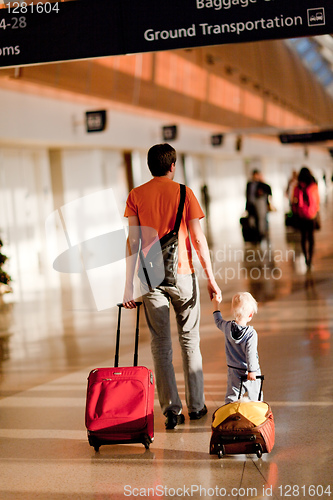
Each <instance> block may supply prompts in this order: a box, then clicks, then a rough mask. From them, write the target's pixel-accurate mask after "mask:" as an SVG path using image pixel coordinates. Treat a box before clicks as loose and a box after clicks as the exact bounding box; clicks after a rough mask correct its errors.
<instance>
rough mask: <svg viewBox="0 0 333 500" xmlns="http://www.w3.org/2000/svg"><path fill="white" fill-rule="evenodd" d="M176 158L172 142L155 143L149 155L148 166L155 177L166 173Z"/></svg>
mask: <svg viewBox="0 0 333 500" xmlns="http://www.w3.org/2000/svg"><path fill="white" fill-rule="evenodd" d="M176 160H177V153H176V150H175V149H174V148H173V147H172V146H170V144H155V146H152V147H151V148H150V150H149V151H148V155H147V163H148V168H149V170H150V171H151V173H152V175H153V176H154V177H162V176H164V175H166V174H167V173H168V172H169V170H170V167H171V165H172V163H176Z"/></svg>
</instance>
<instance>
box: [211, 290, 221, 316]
mask: <svg viewBox="0 0 333 500" xmlns="http://www.w3.org/2000/svg"><path fill="white" fill-rule="evenodd" d="M220 302H221V301H220V300H218V299H217V298H216V294H215V293H213V298H212V310H213V312H215V311H219V305H220Z"/></svg>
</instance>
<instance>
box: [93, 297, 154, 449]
mask: <svg viewBox="0 0 333 500" xmlns="http://www.w3.org/2000/svg"><path fill="white" fill-rule="evenodd" d="M141 304H142V302H136V305H137V316H136V330H135V351H134V363H133V366H130V367H119V366H118V360H119V342H120V320H121V309H122V304H118V327H117V337H116V349H115V360H114V368H95V369H94V370H92V371H91V372H90V374H89V376H88V388H87V401H86V413H85V424H86V428H87V431H88V441H89V444H90V446H93V447H94V449H95V451H98V450H99V447H100V446H101V445H105V444H120V443H121V444H124V443H142V444H143V445H144V446H145V448H146V449H148V448H149V446H150V444H151V443H152V442H153V440H154V395H155V394H154V376H153V372H152V371H151V370H149V369H148V368H146V367H145V366H138V345H139V316H140V306H141Z"/></svg>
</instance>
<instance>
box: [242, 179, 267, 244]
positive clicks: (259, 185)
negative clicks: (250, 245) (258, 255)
mask: <svg viewBox="0 0 333 500" xmlns="http://www.w3.org/2000/svg"><path fill="white" fill-rule="evenodd" d="M271 196H272V190H271V187H270V186H269V185H268V184H266V183H265V182H264V180H263V176H262V173H261V172H260V171H259V170H253V172H252V179H251V181H249V182H248V183H247V186H246V206H245V208H246V210H247V212H248V214H249V217H253V219H254V221H255V227H256V229H257V239H258V240H259V241H262V240H263V239H267V240H268V211H269V202H270V199H271Z"/></svg>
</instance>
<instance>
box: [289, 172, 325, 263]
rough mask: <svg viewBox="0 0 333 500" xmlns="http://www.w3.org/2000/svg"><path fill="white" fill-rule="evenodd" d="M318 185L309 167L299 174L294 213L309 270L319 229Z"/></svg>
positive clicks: (293, 205) (294, 195)
mask: <svg viewBox="0 0 333 500" xmlns="http://www.w3.org/2000/svg"><path fill="white" fill-rule="evenodd" d="M319 204H320V198H319V191H318V185H317V182H316V180H315V178H314V177H313V175H312V173H311V172H310V170H309V169H308V168H307V167H302V168H301V170H300V172H299V174H298V184H297V186H296V187H295V189H294V194H293V202H292V211H293V213H294V214H296V215H297V217H298V220H299V229H300V231H301V245H302V251H303V254H304V257H305V263H306V265H307V268H308V269H310V268H311V265H312V257H313V251H314V231H315V229H317V227H316V225H317V217H318V212H319Z"/></svg>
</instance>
